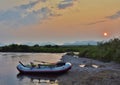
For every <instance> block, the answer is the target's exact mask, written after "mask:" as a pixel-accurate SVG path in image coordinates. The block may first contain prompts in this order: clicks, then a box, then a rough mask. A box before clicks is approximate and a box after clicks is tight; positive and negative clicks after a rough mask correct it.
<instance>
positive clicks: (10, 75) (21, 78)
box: [0, 53, 63, 85]
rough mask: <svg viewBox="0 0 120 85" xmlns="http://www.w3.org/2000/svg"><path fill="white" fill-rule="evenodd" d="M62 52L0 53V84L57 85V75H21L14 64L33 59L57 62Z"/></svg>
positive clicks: (25, 62)
mask: <svg viewBox="0 0 120 85" xmlns="http://www.w3.org/2000/svg"><path fill="white" fill-rule="evenodd" d="M62 55H63V53H0V85H59V84H58V82H59V81H58V80H57V76H48V75H42V76H37V75H22V74H19V72H18V70H17V69H16V66H17V65H18V64H19V63H18V62H19V61H22V62H23V63H24V64H27V63H29V62H31V61H34V60H39V61H46V62H57V61H59V60H60V58H61V56H62Z"/></svg>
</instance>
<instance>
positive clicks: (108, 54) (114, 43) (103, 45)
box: [79, 38, 120, 63]
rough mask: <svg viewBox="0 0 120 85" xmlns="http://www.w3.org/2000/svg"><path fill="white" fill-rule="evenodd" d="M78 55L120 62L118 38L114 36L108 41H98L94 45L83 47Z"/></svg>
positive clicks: (119, 42)
mask: <svg viewBox="0 0 120 85" xmlns="http://www.w3.org/2000/svg"><path fill="white" fill-rule="evenodd" d="M79 56H80V57H87V58H93V59H98V60H102V61H105V62H110V61H115V62H118V63H120V39H118V38H115V39H111V40H109V41H108V42H99V43H98V45H97V46H95V47H88V48H84V49H83V50H81V51H80V53H79Z"/></svg>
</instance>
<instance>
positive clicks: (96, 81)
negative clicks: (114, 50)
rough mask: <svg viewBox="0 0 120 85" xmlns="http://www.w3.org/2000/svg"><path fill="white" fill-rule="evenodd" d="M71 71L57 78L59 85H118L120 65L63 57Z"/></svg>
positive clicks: (119, 84) (119, 81)
mask: <svg viewBox="0 0 120 85" xmlns="http://www.w3.org/2000/svg"><path fill="white" fill-rule="evenodd" d="M61 60H62V61H65V62H71V63H72V69H71V70H70V71H69V72H68V73H66V74H63V75H61V76H60V77H58V80H59V85H120V64H116V63H114V62H110V63H104V62H101V61H97V60H92V59H88V58H79V57H77V56H70V55H64V56H62V58H61Z"/></svg>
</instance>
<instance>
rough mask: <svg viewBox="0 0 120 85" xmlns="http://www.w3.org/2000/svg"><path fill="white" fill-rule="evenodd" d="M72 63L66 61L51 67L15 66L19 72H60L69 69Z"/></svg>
mask: <svg viewBox="0 0 120 85" xmlns="http://www.w3.org/2000/svg"><path fill="white" fill-rule="evenodd" d="M71 67H72V65H71V63H66V64H65V65H63V66H60V67H53V68H48V67H47V68H45V67H44V68H29V67H25V66H23V65H21V64H19V65H18V66H17V69H18V71H19V72H20V73H23V74H60V73H65V72H67V71H69V70H70V69H71Z"/></svg>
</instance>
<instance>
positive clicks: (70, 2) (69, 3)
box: [58, 0, 74, 9]
mask: <svg viewBox="0 0 120 85" xmlns="http://www.w3.org/2000/svg"><path fill="white" fill-rule="evenodd" d="M73 2H74V0H64V1H62V2H61V3H59V4H58V8H59V9H65V8H68V7H71V6H73Z"/></svg>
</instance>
